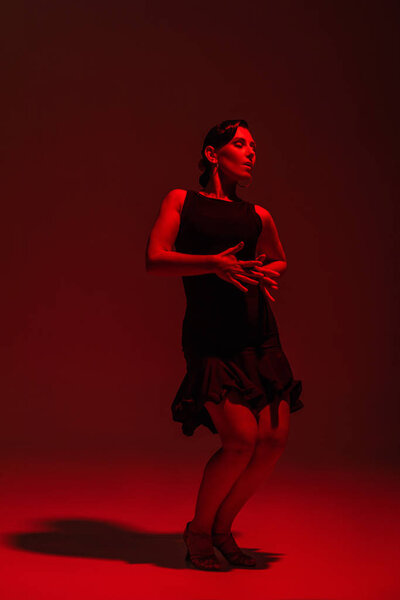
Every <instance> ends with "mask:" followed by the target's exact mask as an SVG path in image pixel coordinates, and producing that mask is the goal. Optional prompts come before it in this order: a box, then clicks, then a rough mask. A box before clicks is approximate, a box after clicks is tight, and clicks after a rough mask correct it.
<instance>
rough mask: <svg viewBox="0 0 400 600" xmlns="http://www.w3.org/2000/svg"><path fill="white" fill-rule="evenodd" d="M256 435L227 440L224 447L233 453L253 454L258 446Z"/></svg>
mask: <svg viewBox="0 0 400 600" xmlns="http://www.w3.org/2000/svg"><path fill="white" fill-rule="evenodd" d="M256 442H257V439H256V436H254V437H248V438H247V437H246V438H235V439H230V440H225V442H224V443H223V445H222V447H223V449H224V450H225V451H227V452H230V453H232V454H238V455H240V456H245V457H248V456H250V455H251V454H253V452H254V449H255V446H256Z"/></svg>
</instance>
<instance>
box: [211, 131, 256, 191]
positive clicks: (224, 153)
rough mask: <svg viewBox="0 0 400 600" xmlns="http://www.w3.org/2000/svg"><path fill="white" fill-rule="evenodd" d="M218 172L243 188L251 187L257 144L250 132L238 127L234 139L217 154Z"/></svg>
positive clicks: (217, 151) (218, 150)
mask: <svg viewBox="0 0 400 600" xmlns="http://www.w3.org/2000/svg"><path fill="white" fill-rule="evenodd" d="M215 154H216V158H217V159H218V170H219V171H220V172H221V173H223V174H224V175H226V176H227V177H228V178H229V179H233V180H234V181H237V182H238V183H240V184H242V185H243V186H247V185H250V183H251V181H252V178H253V167H254V164H255V161H256V144H255V142H254V139H253V136H252V135H251V133H250V131H249V130H248V129H246V128H245V127H238V128H237V130H236V133H235V136H234V137H233V139H232V140H231V141H230V142H228V143H227V144H225V146H222V148H219V149H217V150H216V152H215Z"/></svg>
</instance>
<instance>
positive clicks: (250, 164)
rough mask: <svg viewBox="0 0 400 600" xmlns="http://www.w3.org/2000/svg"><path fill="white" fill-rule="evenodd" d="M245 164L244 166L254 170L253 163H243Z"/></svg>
mask: <svg viewBox="0 0 400 600" xmlns="http://www.w3.org/2000/svg"><path fill="white" fill-rule="evenodd" d="M243 164H244V166H245V167H251V168H253V163H250V162H246V163H243Z"/></svg>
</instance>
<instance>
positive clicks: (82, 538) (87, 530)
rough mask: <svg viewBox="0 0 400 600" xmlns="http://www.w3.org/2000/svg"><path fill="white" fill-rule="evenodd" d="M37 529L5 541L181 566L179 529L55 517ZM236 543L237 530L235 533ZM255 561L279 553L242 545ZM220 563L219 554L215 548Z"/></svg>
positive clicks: (260, 563)
mask: <svg viewBox="0 0 400 600" xmlns="http://www.w3.org/2000/svg"><path fill="white" fill-rule="evenodd" d="M38 528H40V529H41V531H37V530H36V531H32V532H26V533H14V534H9V535H7V536H6V538H5V542H6V544H7V545H8V546H9V547H11V548H13V549H15V550H23V551H28V552H37V553H41V554H49V555H54V556H69V557H78V558H93V559H102V560H120V561H124V562H126V563H129V564H152V565H155V566H157V567H164V568H167V569H185V568H187V566H188V565H187V563H186V561H185V555H186V546H185V545H184V542H183V539H182V532H178V533H152V532H148V531H141V530H139V529H137V528H128V527H126V526H125V525H122V524H119V523H114V522H110V521H97V520H94V519H88V518H82V519H77V518H75V519H55V520H53V519H52V520H46V521H40V522H39V523H38ZM234 534H235V538H236V539H237V541H238V543H239V545H240V542H239V539H238V538H240V533H235V532H234ZM243 551H244V552H246V553H249V554H250V555H251V556H254V558H255V559H256V560H257V565H256V566H255V567H252V570H254V569H268V568H269V567H270V565H271V564H272V563H274V562H276V561H278V560H280V559H281V557H282V556H284V555H282V554H272V553H266V552H259V551H258V549H257V548H244V547H243ZM216 554H217V555H218V557H219V558H220V559H221V562H222V563H223V564H226V565H227V563H226V561H225V559H223V558H222V555H221V554H219V552H218V551H216Z"/></svg>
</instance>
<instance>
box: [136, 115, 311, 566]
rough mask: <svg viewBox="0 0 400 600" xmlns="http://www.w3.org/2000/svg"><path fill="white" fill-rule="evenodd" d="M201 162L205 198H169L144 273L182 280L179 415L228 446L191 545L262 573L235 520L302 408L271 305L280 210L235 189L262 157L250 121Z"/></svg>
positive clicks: (209, 481) (223, 132)
mask: <svg viewBox="0 0 400 600" xmlns="http://www.w3.org/2000/svg"><path fill="white" fill-rule="evenodd" d="M201 154H202V158H201V161H200V164H199V166H200V168H201V169H202V170H203V171H204V172H203V173H202V175H201V176H200V179H199V181H200V185H201V186H202V190H201V191H196V190H182V189H174V190H172V191H171V192H169V193H168V194H167V195H166V196H165V198H164V199H163V201H162V204H161V208H160V211H159V214H158V216H157V219H156V221H155V223H154V225H153V228H152V231H151V233H150V236H149V239H148V244H147V253H146V268H147V270H148V271H149V272H153V273H160V274H174V275H180V276H182V278H183V284H184V289H185V294H186V301H187V305H186V312H185V317H184V321H183V328H182V350H183V353H184V356H185V360H186V365H187V370H186V374H185V376H184V378H183V380H182V383H181V385H180V387H179V389H178V391H177V394H176V396H175V399H174V400H173V402H172V406H171V410H172V418H173V419H174V420H175V421H177V422H180V423H182V432H183V433H184V434H185V435H187V436H191V435H193V433H194V431H195V429H196V428H197V427H198V426H200V425H203V426H205V427H207V428H208V429H209V430H210V431H211V432H212V433H214V434H217V433H218V434H219V436H220V439H221V443H222V446H221V448H220V449H219V450H218V451H217V452H216V453H215V454H213V456H211V458H210V459H209V461H208V463H207V465H206V467H205V470H204V474H203V478H202V481H201V485H200V489H199V493H198V497H197V502H196V508H195V514H194V517H193V519H192V520H191V521H189V522H188V523H187V525H186V528H185V531H184V541H185V543H186V546H187V559H189V560H190V561H191V563H192V564H193V565H194V566H195V567H197V568H200V569H205V570H221V563H220V562H219V561H218V559H217V557H216V555H215V554H214V551H213V546H215V547H216V548H218V549H219V550H220V551H221V552H222V554H223V555H224V556H225V557H226V558H227V559H228V561H229V562H230V563H231V564H232V565H237V566H244V567H252V566H254V565H255V560H254V558H253V557H251V556H248V555H247V554H245V553H243V552H242V551H241V550H240V548H239V547H238V546H237V544H236V542H235V540H234V538H233V535H232V532H231V527H232V523H233V520H234V518H235V517H236V515H237V514H238V512H239V511H240V509H241V508H242V507H243V505H244V504H245V502H246V501H247V500H248V499H249V498H250V497H251V495H252V494H253V493H254V491H255V490H256V489H257V487H258V485H259V484H260V483H261V482H262V481H263V480H265V478H266V477H267V476H268V474H269V473H270V472H271V471H272V469H273V467H274V465H275V463H276V461H277V460H278V458H279V456H280V455H281V454H282V451H283V449H284V447H285V444H286V440H287V436H288V431H289V414H290V413H291V412H294V411H297V410H299V409H300V408H302V407H303V403H302V401H301V400H300V394H301V381H300V380H294V379H293V374H292V370H291V367H290V365H289V362H288V360H287V358H286V355H285V353H284V352H283V350H282V347H281V343H280V339H279V332H278V327H277V323H276V320H275V317H274V314H273V312H272V309H271V306H270V302H274V301H275V299H274V297H273V296H272V293H274V292H275V291H276V290H277V289H278V283H277V282H278V280H279V278H280V277H281V276H282V274H283V273H284V272H285V270H286V268H287V262H286V256H285V253H284V250H283V248H282V245H281V242H280V240H279V236H278V232H277V229H276V226H275V224H274V221H273V219H272V217H271V215H270V213H269V212H268V211H267V210H266V209H264V208H263V207H261V206H258V205H255V204H252V203H250V202H247V201H245V200H242V199H241V198H239V197H238V195H237V193H236V186H237V185H239V186H242V187H246V186H248V185H250V183H251V181H252V171H253V168H254V164H255V159H256V146H255V141H254V139H253V137H252V135H251V133H250V130H249V127H248V124H247V122H246V121H244V120H229V121H223V122H222V123H220V124H219V125H216V126H215V127H213V128H212V129H211V130H210V131H209V132H208V134H207V136H206V138H205V140H204V143H203V148H202V152H201ZM174 247H175V250H174V249H173V248H174Z"/></svg>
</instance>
